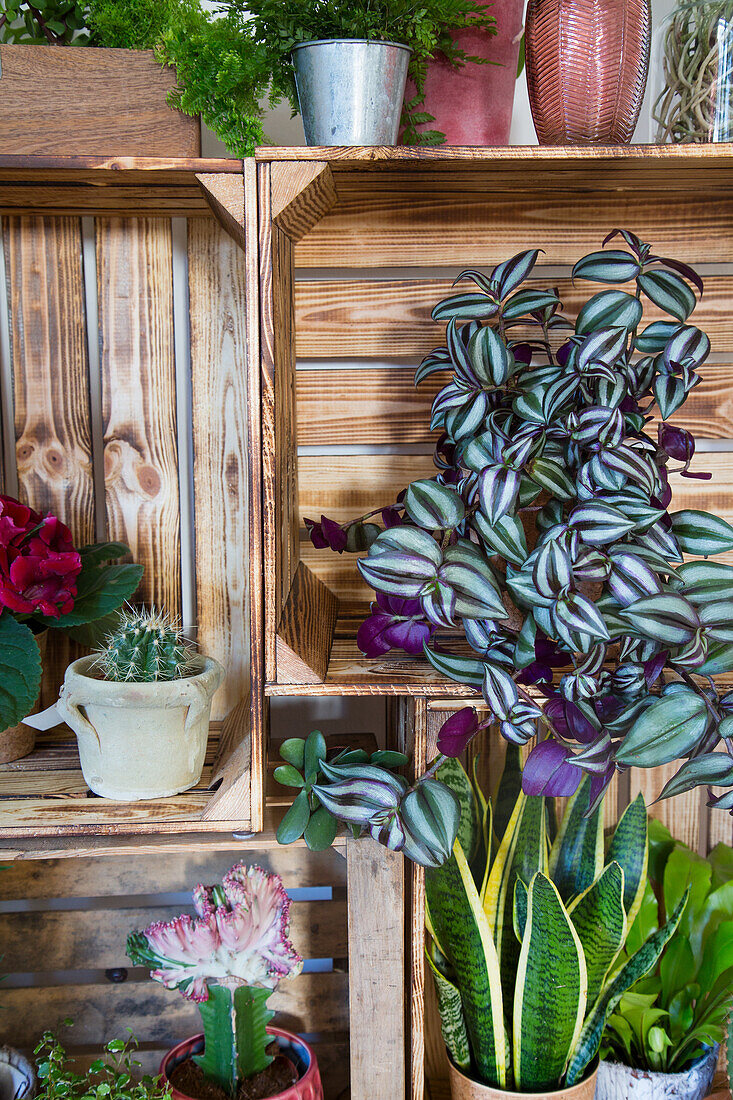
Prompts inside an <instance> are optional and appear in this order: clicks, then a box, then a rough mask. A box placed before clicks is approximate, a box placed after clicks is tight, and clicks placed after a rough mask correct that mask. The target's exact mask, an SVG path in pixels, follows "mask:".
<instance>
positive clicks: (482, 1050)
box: [425, 745, 687, 1093]
mask: <svg viewBox="0 0 733 1100" xmlns="http://www.w3.org/2000/svg"><path fill="white" fill-rule="evenodd" d="M438 776H439V778H440V779H442V780H443V782H444V783H446V784H448V785H449V786H450V787H451V788H452V789H453V791H454V792H455V793H456V794H457V795H458V798H459V799H460V802H461V819H460V827H459V831H458V839H457V840H456V843H455V847H454V849H453V855H452V856H451V858H450V859H449V860H448V861H447V862H446V863H444V864H443V865H442V866H441V867H437V868H433V869H429V870H427V871H426V873H425V888H426V925H427V928H428V932H429V943H428V948H427V955H428V964H429V966H430V969H431V971H432V974H433V977H434V979H435V986H436V992H437V996H438V1005H439V1009H440V1015H441V1022H442V1030H443V1038H444V1040H445V1043H446V1046H447V1047H448V1050H449V1052H450V1055H451V1058H452V1060H453V1062H454V1064H455V1065H456V1066H458V1067H459V1069H461V1070H462V1071H463V1072H464V1073H468V1074H469V1075H470V1076H471V1077H473V1078H475V1079H476V1080H478V1081H481V1082H484V1083H486V1084H489V1085H492V1086H494V1087H499V1088H502V1089H512V1088H513V1089H515V1090H516V1091H518V1092H532V1093H535V1092H537V1093H544V1092H545V1091H548V1092H552V1091H554V1090H556V1089H558V1088H562V1087H569V1086H571V1085H574V1084H577V1083H578V1082H579V1081H580V1080H582V1079H583V1077H584V1076H585V1075H586V1074H587V1072H588V1068H589V1066H590V1065H591V1063H592V1062H593V1059H594V1058H595V1057H596V1055H597V1053H598V1048H599V1045H600V1042H601V1035H602V1033H603V1027H604V1024H605V1021H606V1018H607V1016H608V1014H609V1013H610V1012H612V1011H613V1009H614V1008H615V1006H616V1005H617V1004H618V1001H619V999H620V997H621V996H622V994H623V993H624V992H625V991H626V990H627V989H628V988H629V987H630V986H631V985H633V983H634V982H635V981H636V980H637V979H638V978H640V977H642V976H643V975H644V974H646V973H648V972H649V971H650V970H652V969H653V967H654V966H655V964H656V962H657V960H658V958H659V956H660V954H661V952H662V949H663V947H664V945H665V943H666V942H667V941H668V940H669V937H670V936H671V935H672V933H673V931H674V928H675V927H676V924H677V921H678V920H679V919H680V913H681V911H682V908H683V907H684V904H685V900H686V897H687V895H686V892H685V890H684V888H683V891H682V896H681V899H680V901H679V904H678V905H677V907H676V908H675V910H674V912H673V913H671V915H670V919H669V921H668V922H667V923H666V924H665V925H664V926H663V927H660V928H659V929H654V930H653V931H652V932H651V933H650V934H649V936H648V938H645V939H644V940H643V941H641V942H640V943H639V944H638V949H635V950H634V951H633V952H632V951H631V950H630V951H629V956H628V958H624V959H623V960H620V959H619V956H620V953H621V951H622V948H623V946H624V943H625V941H626V937H627V931H628V927H629V925H630V923H631V922H632V921H633V920H634V918H635V915H636V912H637V911H638V908H639V905H640V902H641V899H642V896H643V894H644V886H645V881H646V853H647V815H646V807H645V805H644V799H643V798H642V797H641V795H639V797H638V798H637V799H636V800H635V801H634V802H632V803H631V805H630V806H628V808H627V809H626V810H625V812H624V814H623V815H622V817H621V819H620V820H619V822H618V825H617V826H616V829H615V831H614V833H613V835H612V836H611V837H610V839H609V842H608V846H607V847H604V835H603V810H602V803H598V804H597V805H596V806H595V808H593V809H592V810H591V811H590V812H589V804H590V801H591V800H590V785H591V779H590V777H589V776H586V777H585V778H584V779H583V781H582V783H581V784H580V786H579V787H578V789H577V791H576V792H575V794H574V795H573V797H572V798H571V799H570V801H569V803H568V806H567V810H566V812H565V816H564V818H563V820H562V822H561V824H560V827H559V829H558V830H557V832H556V833H555V829H554V812H553V803H552V802H551V801H549V800H546V799H544V798H542V797H537V796H528V795H526V794H524V793H523V791H522V790H521V776H520V771H519V750H518V749H517V748H516V747H515V746H512V745H509V746H508V747H507V764H506V766H505V769H504V774H503V776H502V779H501V782H500V784H499V788H498V790H497V793H496V796H495V797H494V798H493V799H488V798H487V797H486V796H485V794H484V793H483V791H482V790H481V787H480V785H479V784H478V782H477V781H476V776H475V773H474V777H473V780H472V779H470V778H469V776H468V775H467V773H466V772H465V771H464V769H463V767H462V766H461V764H460V763H459V762H458V760H447V761H446V762H445V763H444V764H443V765H442V766H441V768H440V769H439V771H438ZM553 837H554V839H551V838H553Z"/></svg>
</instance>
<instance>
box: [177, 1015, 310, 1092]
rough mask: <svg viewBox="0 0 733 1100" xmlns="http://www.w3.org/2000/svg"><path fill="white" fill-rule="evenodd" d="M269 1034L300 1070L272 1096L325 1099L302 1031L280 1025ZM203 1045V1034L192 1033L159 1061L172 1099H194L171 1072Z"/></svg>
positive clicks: (271, 1029) (197, 1052)
mask: <svg viewBox="0 0 733 1100" xmlns="http://www.w3.org/2000/svg"><path fill="white" fill-rule="evenodd" d="M267 1034H268V1035H272V1036H274V1038H276V1039H277V1042H278V1046H279V1048H280V1053H281V1054H284V1055H285V1057H286V1058H287V1059H288V1060H289V1061H291V1062H292V1063H293V1065H294V1066H295V1069H296V1071H297V1073H298V1080H297V1081H296V1082H295V1084H294V1085H291V1086H290V1088H288V1089H285V1091H284V1092H278V1093H277V1095H276V1096H272V1097H270V1098H269V1100H323V1086H322V1085H321V1075H320V1073H319V1072H318V1062H317V1060H316V1055H315V1051H314V1050H313V1048H312V1047H310V1046H309V1045H308V1043H306V1042H305V1041H304V1040H303V1039H301V1038H300V1036H299V1035H293V1033H292V1032H291V1031H283V1030H282V1029H281V1028H279V1027H268V1029H267ZM203 1049H204V1037H203V1035H192V1036H191V1038H190V1039H184V1040H183V1042H182V1043H177V1044H176V1046H174V1047H173V1049H172V1050H169V1051H168V1053H167V1054H166V1056H165V1058H164V1059H163V1061H162V1062H161V1063H160V1073H161V1076H162V1077H164V1078H165V1080H166V1082H167V1083H168V1085H169V1087H170V1090H171V1096H172V1097H173V1100H191V1098H190V1097H188V1096H186V1094H185V1092H179V1090H178V1089H176V1088H174V1087H173V1085H171V1083H170V1076H169V1075H170V1074H171V1073H172V1072H173V1070H174V1069H175V1067H176V1066H178V1065H180V1064H181V1062H185V1061H187V1059H189V1058H191V1057H192V1056H193V1055H194V1054H201V1053H202V1051H203Z"/></svg>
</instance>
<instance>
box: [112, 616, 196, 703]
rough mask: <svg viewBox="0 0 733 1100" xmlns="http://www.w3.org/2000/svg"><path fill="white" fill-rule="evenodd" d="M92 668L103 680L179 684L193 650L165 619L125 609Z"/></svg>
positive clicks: (190, 668) (190, 667)
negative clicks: (172, 681) (102, 676)
mask: <svg viewBox="0 0 733 1100" xmlns="http://www.w3.org/2000/svg"><path fill="white" fill-rule="evenodd" d="M95 665H96V667H97V668H98V669H99V670H100V671H101V672H102V673H103V675H104V677H105V679H107V680H116V681H127V682H129V683H135V684H147V683H150V682H152V681H158V680H180V679H182V678H183V677H184V676H188V675H190V673H191V672H192V671H193V668H194V649H193V647H192V646H191V644H190V643H189V642H188V641H187V639H186V638H185V637H184V635H183V632H182V631H181V628H180V627H179V626H178V625H177V624H176V623H175V622H174V621H173V620H172V619H171V618H170V617H169V616H168V615H165V614H163V613H162V612H159V611H156V610H155V608H152V609H151V610H149V611H148V610H145V609H144V608H134V607H128V608H125V610H124V611H123V612H122V613H121V614H120V617H119V622H118V624H117V626H116V628H115V630H114V631H113V632H112V633H111V634H110V635H109V637H108V638H107V640H106V642H105V644H104V646H103V647H102V648H101V649H100V650H99V651H98V653H97V660H96V662H95Z"/></svg>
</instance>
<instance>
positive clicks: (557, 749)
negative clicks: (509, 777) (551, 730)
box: [522, 739, 583, 797]
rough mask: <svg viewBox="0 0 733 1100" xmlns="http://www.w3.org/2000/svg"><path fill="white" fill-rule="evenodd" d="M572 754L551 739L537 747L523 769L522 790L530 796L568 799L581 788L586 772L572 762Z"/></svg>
mask: <svg viewBox="0 0 733 1100" xmlns="http://www.w3.org/2000/svg"><path fill="white" fill-rule="evenodd" d="M571 759H572V754H571V753H570V752H569V751H568V750H567V749H566V748H564V747H563V746H562V745H559V744H558V743H557V741H553V740H552V739H549V740H547V741H541V742H540V743H539V745H536V746H535V747H534V748H533V749H532V751H531V753H530V754H529V756H528V757H527V760H526V762H525V765H524V768H523V770H522V790H523V791H524V793H525V794H528V795H546V796H547V797H567V796H569V795H571V794H574V793H575V791H576V790H577V789H578V787H579V786H580V781H581V779H582V778H583V772H582V770H581V769H580V768H577V767H575V765H574V764H572V763H570V761H571Z"/></svg>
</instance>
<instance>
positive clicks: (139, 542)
mask: <svg viewBox="0 0 733 1100" xmlns="http://www.w3.org/2000/svg"><path fill="white" fill-rule="evenodd" d="M220 193H222V194H223V193H225V194H226V195H227V196H228V202H229V206H230V209H231V210H233V211H236V219H238V220H236V219H235V216H234V214H230V213H229V212H227V213H226V216H224V215H222V217H223V218H224V221H225V222H226V229H225V228H222V224H221V223H220V221H219V220H217V217H215V216H214V214H215V213H218V214H221V210H222V208H221V206H220V204H219V200H218V197H217V196H218V195H219V194H220ZM212 210H213V211H214V212H212ZM0 217H1V219H2V224H1V226H0V229H1V232H0V265H2V267H3V276H4V278H3V280H2V284H1V285H2V286H3V287H5V286H6V287H7V295H6V296H3V295H0V382H1V387H0V393H1V395H2V429H3V436H4V437H3V440H2V442H3V447H2V458H1V460H0V486H2V488H3V489H4V490H5V491H7V492H9V493H11V494H15V493H18V494H19V495H20V496H21V497H22V498H23V499H24V500H27V501H28V502H29V503H30V504H32V505H33V506H34V507H36V508H38V509H41V510H52V511H53V512H55V513H56V514H58V515H59V516H60V517H61V518H62V519H63V520H64V521H65V522H66V523H68V524H69V526H70V527H71V529H72V532H73V535H74V537H75V539H76V540H77V541H78V542H79V543H84V542H90V541H95V539H103V538H113V539H119V540H121V541H124V542H126V543H127V544H128V545H129V546H130V548H131V550H132V556H133V557H134V559H135V560H136V561H139V562H142V563H143V564H144V565H145V567H146V572H145V575H144V578H143V581H142V584H141V586H140V589H139V591H138V593H137V595H136V598H137V599H139V600H140V601H145V602H146V603H154V604H156V605H158V606H164V607H165V608H167V609H168V610H169V611H170V612H171V613H172V614H173V615H178V616H181V617H182V619H183V622H184V625H185V626H187V627H195V629H196V637H197V639H198V642H199V643H200V646H201V649H202V650H203V651H205V652H207V653H209V654H211V655H212V656H213V657H216V658H217V659H218V660H220V661H221V662H222V663H223V664H224V666H225V668H226V671H227V677H226V682H225V684H224V686H223V687H222V688H221V689H220V690H219V692H218V693H217V695H216V696H215V699H214V706H213V712H212V719H213V723H212V729H211V739H210V743H209V749H208V754H207V760H206V768H205V771H204V776H203V778H202V781H201V783H200V784H199V786H198V787H197V788H196V789H195V790H193V791H190V792H187V793H186V794H183V795H180V796H177V797H174V798H170V799H159V800H154V801H148V802H136V803H122V802H113V801H110V800H107V799H101V798H96V797H93V796H91V793H90V792H89V791H88V790H87V787H86V784H85V782H84V780H83V777H82V775H81V772H80V769H79V760H78V753H77V749H76V741H75V738H74V736H73V734H71V733H70V731H69V730H68V729H66V728H65V727H62V728H61V729H58V730H52V731H51V732H50V733H48V734H44V735H41V736H40V737H39V740H38V746H37V748H36V751H35V752H34V753H33V754H32V755H30V756H28V757H26V758H24V759H22V760H19V761H17V762H16V763H13V764H9V765H5V766H3V767H2V768H0V838H2V840H3V841H5V842H7V841H9V840H10V839H13V840H17V841H18V844H19V846H20V848H23V849H25V850H35V851H37V852H38V851H42V850H43V838H56V837H63V836H66V837H71V838H74V842H78V840H79V838H80V837H84V836H93V835H99V834H108V835H115V836H120V835H124V834H132V833H166V832H168V833H170V832H174V833H180V832H194V833H203V832H208V831H228V832H230V833H231V832H233V831H234V832H240V833H241V832H244V833H247V832H249V831H250V830H251V829H261V828H262V827H263V774H264V773H263V769H262V765H261V762H260V758H259V743H258V744H254V743H253V742H252V741H251V739H250V735H249V703H248V687H249V672H248V661H249V645H248V637H247V635H248V630H247V599H248V593H247V584H246V570H245V561H246V556H247V543H248V535H247V511H246V479H247V471H246V461H245V457H244V456H245V452H246V405H245V386H246V375H247V372H246V366H245V358H246V328H247V325H248V324H252V318H251V317H248V313H247V298H246V278H245V257H244V254H243V252H242V248H241V244H242V241H243V228H242V227H243V223H244V180H243V175H242V168H241V164H240V163H239V162H236V161H201V160H198V161H197V160H191V161H162V160H156V159H154V158H152V159H148V160H143V161H130V160H105V159H100V158H36V157H30V158H28V157H26V158H18V157H0ZM227 230H228V231H227ZM76 655H78V651H77V650H76V648H75V647H74V646H73V645H71V644H70V643H68V642H66V641H65V640H64V639H63V638H61V637H59V636H55V637H53V638H52V647H51V652H50V659H49V661H48V662H47V665H48V669H47V671H48V675H47V676H46V679H45V681H44V690H43V698H42V701H43V703H44V704H48V703H50V702H51V701H52V700H53V699H54V698H55V696H56V693H57V691H58V685H59V682H60V680H61V678H62V675H63V670H64V668H65V666H66V664H67V663H68V661H69V660H70V659H71V658H73V657H74V656H76ZM23 838H26V839H25V840H24V839H23ZM29 838H30V839H29ZM39 838H41V839H39Z"/></svg>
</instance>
